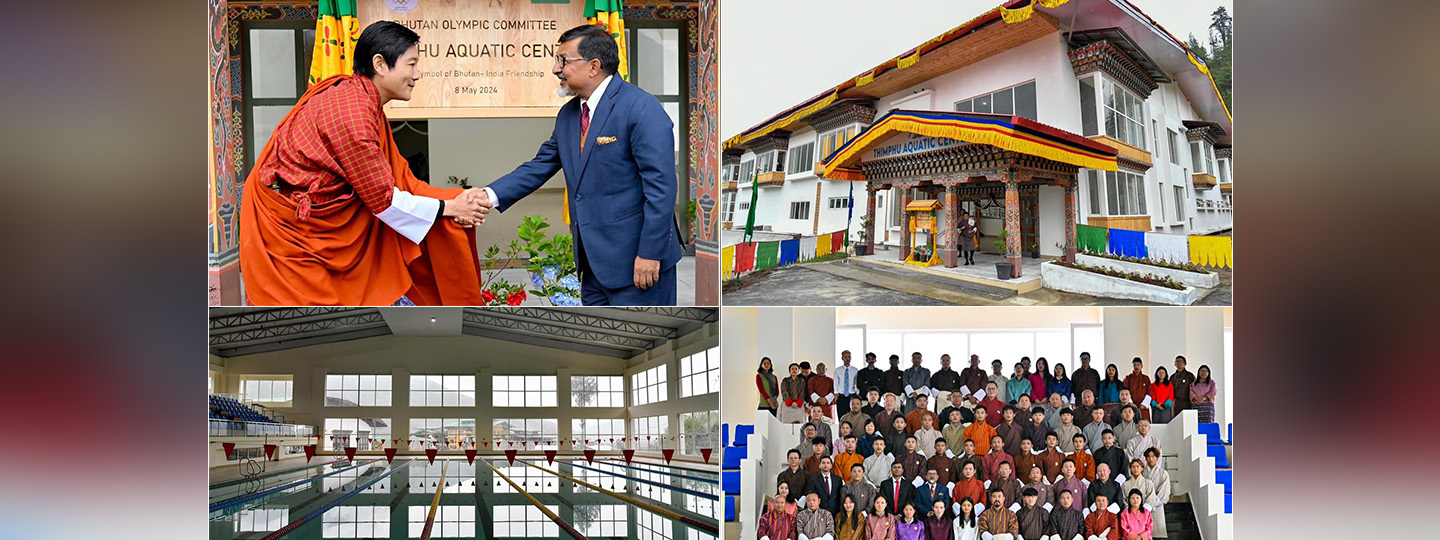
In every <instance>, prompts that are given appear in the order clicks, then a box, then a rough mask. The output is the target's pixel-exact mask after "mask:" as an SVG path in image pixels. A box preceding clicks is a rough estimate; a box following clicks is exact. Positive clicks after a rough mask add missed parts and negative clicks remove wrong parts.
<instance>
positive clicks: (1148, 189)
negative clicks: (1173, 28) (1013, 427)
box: [734, 32, 1233, 256]
mask: <svg viewBox="0 0 1440 540" xmlns="http://www.w3.org/2000/svg"><path fill="white" fill-rule="evenodd" d="M1030 81H1035V97H1036V111H1037V114H1038V115H1039V121H1040V122H1041V123H1044V124H1047V125H1050V126H1053V127H1056V128H1059V129H1063V130H1065V131H1069V132H1071V133H1077V134H1079V133H1081V132H1082V125H1081V115H1080V107H1081V105H1080V88H1079V84H1078V79H1077V78H1076V77H1075V73H1074V70H1073V69H1072V68H1071V65H1070V57H1069V49H1068V47H1067V46H1066V45H1065V43H1064V39H1063V36H1062V34H1061V33H1060V32H1056V33H1053V34H1050V35H1047V36H1044V37H1041V38H1038V39H1035V40H1032V41H1030V42H1028V43H1025V44H1023V45H1020V46H1018V47H1015V48H1013V49H1010V50H1007V51H1004V52H1001V53H999V54H996V55H995V56H992V57H990V58H987V59H985V60H982V61H979V62H976V63H974V64H971V65H969V66H966V67H964V68H962V69H959V70H956V71H952V72H949V73H945V74H943V75H940V76H938V77H935V78H933V79H930V80H927V81H925V82H923V83H920V84H917V85H914V86H911V87H909V88H906V89H904V90H901V91H899V92H895V93H893V94H890V95H887V96H883V97H881V98H879V99H878V100H877V101H876V105H875V108H876V117H877V118H878V117H879V116H883V115H884V114H885V113H887V112H889V111H891V110H894V109H897V108H898V109H921V110H941V111H950V110H953V109H954V104H955V103H956V102H959V101H964V100H967V99H971V98H974V97H976V96H979V95H983V94H987V93H990V92H994V91H996V90H1001V89H1004V88H1008V87H1012V86H1016V85H1019V84H1023V83H1026V82H1030ZM1145 109H1146V115H1147V118H1146V121H1145V129H1146V130H1147V131H1149V132H1150V133H1149V134H1148V135H1149V137H1147V141H1146V145H1147V147H1149V148H1148V150H1149V151H1150V153H1151V155H1152V160H1153V162H1154V166H1153V167H1151V169H1150V170H1149V171H1147V172H1146V173H1145V196H1146V204H1145V209H1146V211H1147V212H1148V213H1149V215H1150V221H1151V224H1152V227H1153V229H1154V230H1156V231H1161V232H1172V233H1200V232H1209V231H1215V230H1219V229H1225V228H1229V227H1230V224H1231V221H1232V217H1233V213H1232V212H1231V211H1229V210H1210V209H1206V210H1197V206H1196V202H1195V201H1196V199H1204V200H1212V201H1217V202H1218V201H1221V200H1222V197H1221V193H1220V189H1219V188H1218V187H1217V188H1214V189H1211V190H1207V191H1201V192H1197V191H1195V189H1194V187H1193V183H1192V181H1191V179H1190V174H1191V172H1193V171H1194V170H1195V168H1194V166H1193V164H1191V163H1190V161H1191V158H1190V149H1189V148H1190V147H1189V142H1188V140H1187V139H1186V138H1185V132H1184V129H1185V127H1184V125H1182V124H1181V122H1182V121H1185V120H1197V119H1199V115H1197V114H1196V113H1195V111H1194V109H1193V108H1192V107H1191V106H1190V101H1189V100H1188V99H1187V98H1186V97H1185V95H1184V93H1183V92H1181V90H1180V88H1179V86H1178V85H1175V84H1161V85H1160V88H1159V89H1157V90H1156V91H1155V92H1153V93H1151V95H1150V97H1149V98H1147V99H1146V100H1145ZM1098 112H1099V113H1100V114H1103V111H1098ZM1101 119H1102V120H1101V121H1102V122H1103V116H1102V117H1101ZM1102 125H1103V124H1102ZM1156 127H1158V128H1159V130H1158V131H1157V130H1156V129H1155V128H1156ZM1168 129H1174V130H1175V131H1176V134H1177V137H1178V139H1179V142H1180V145H1181V146H1180V149H1179V150H1180V156H1179V157H1180V159H1179V161H1180V163H1179V164H1178V165H1174V164H1171V163H1170V158H1169V148H1168V141H1167V135H1166V131H1165V130H1168ZM816 137H817V134H816V133H815V131H814V130H813V129H809V128H807V129H805V130H802V131H799V132H797V133H796V134H794V135H793V136H792V137H791V139H790V146H791V147H792V148H793V147H795V146H799V145H802V144H805V143H807V142H811V141H815V139H816ZM816 152H817V154H816V159H819V158H820V157H821V156H819V155H818V152H819V150H818V145H817V149H816ZM749 159H754V155H753V154H752V153H746V154H745V156H743V157H742V158H741V161H742V162H744V161H745V160H749ZM1087 174H1088V173H1087V170H1086V169H1081V173H1080V179H1081V182H1080V186H1079V189H1078V191H1077V196H1076V205H1077V212H1076V214H1077V219H1078V220H1079V222H1082V223H1083V222H1085V221H1086V219H1087V217H1088V216H1089V215H1090V214H1089V208H1090V197H1091V196H1092V194H1091V193H1089V190H1088V188H1087V186H1086V184H1085V182H1084V179H1085V178H1086V175H1087ZM1232 176H1233V171H1232ZM1217 177H1218V175H1217ZM812 179H813V180H812ZM816 182H820V183H821V184H823V186H822V187H821V197H820V200H819V204H818V208H817V207H815V206H812V208H811V211H812V212H820V227H819V231H818V232H819V233H821V234H823V233H825V232H828V231H834V230H837V229H840V228H841V227H843V226H844V223H845V216H846V210H845V209H843V208H837V209H833V210H832V209H830V208H829V207H828V202H827V201H828V199H829V198H830V197H844V196H847V195H848V188H849V186H848V183H846V182H840V181H828V180H823V179H815V176H814V174H813V173H812V172H804V173H798V174H793V175H789V176H787V181H786V185H785V186H784V187H776V188H765V189H763V190H761V193H760V199H759V206H760V209H759V213H757V215H756V217H755V223H756V225H757V226H759V225H770V226H772V227H773V229H774V230H775V231H777V232H789V233H798V234H803V235H811V234H814V233H815V229H814V226H813V223H811V222H805V221H799V220H790V219H788V218H789V211H790V202H791V201H797V200H809V201H812V205H813V204H814V201H815V183H816ZM1103 183H1104V182H1103V176H1102V179H1101V184H1102V185H1103ZM741 185H742V187H741V190H740V192H739V193H738V194H737V196H738V197H740V198H739V199H737V200H738V201H745V200H748V197H749V192H748V190H747V189H746V188H745V187H744V180H743V179H742V180H741ZM1174 186H1181V187H1182V188H1183V192H1184V194H1185V199H1184V216H1185V219H1184V220H1179V219H1177V216H1178V214H1177V213H1176V212H1175V209H1174V206H1175V201H1174V199H1175V196H1174ZM861 187H862V186H858V185H857V186H856V188H857V189H856V193H855V207H856V209H855V210H856V215H855V219H854V220H853V222H852V227H851V230H852V231H859V230H860V220H861V218H862V217H863V216H864V208H865V193H864V190H863V189H860V188H861ZM1102 189H1103V188H1102ZM884 193H885V197H884V201H883V203H882V204H877V206H876V209H875V213H876V228H875V236H876V238H875V242H876V243H877V244H887V245H899V243H900V224H899V223H892V222H890V219H889V218H890V213H891V209H890V206H891V205H892V204H897V203H898V202H899V201H898V197H896V196H895V195H896V193H897V192H896V191H895V190H890V191H886V192H884ZM1162 205H1163V206H1162ZM1064 208H1065V207H1064V190H1063V189H1062V188H1059V187H1048V188H1042V189H1041V191H1040V216H1039V217H1040V240H1039V242H1040V251H1041V253H1042V254H1044V255H1052V256H1058V255H1061V254H1062V253H1061V249H1059V248H1057V247H1056V246H1055V244H1057V243H1059V244H1063V243H1064V241H1065V237H1064V228H1063V227H1062V226H1061V222H1062V221H1063V220H1064V216H1065V210H1064ZM1162 208H1163V209H1162ZM744 221H745V219H744V217H743V213H742V212H741V211H740V210H739V206H738V205H737V206H736V212H735V219H734V223H735V224H736V225H735V226H736V227H743V226H744ZM979 224H980V229H981V232H982V233H983V234H986V235H994V234H997V233H998V232H999V230H1000V228H1002V226H1003V225H1002V224H1001V223H1000V220H994V219H983V220H980V222H979ZM887 229H888V230H889V233H890V234H889V235H888V240H887V235H886V230H887Z"/></svg>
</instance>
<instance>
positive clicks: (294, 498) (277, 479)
mask: <svg viewBox="0 0 1440 540" xmlns="http://www.w3.org/2000/svg"><path fill="white" fill-rule="evenodd" d="M320 459H322V458H320V457H317V458H316V460H317V462H318V461H319V460H320ZM323 459H332V458H323ZM719 479H720V474H719V467H718V466H715V467H714V468H713V469H707V468H706V466H704V465H699V464H684V465H678V464H677V465H675V466H668V465H664V464H657V463H650V462H641V461H635V462H633V463H626V462H624V461H622V460H619V459H603V458H596V459H595V461H594V462H593V463H591V462H587V461H586V460H584V459H556V460H555V462H554V463H553V464H552V463H548V462H547V461H546V460H545V459H544V458H543V457H541V458H534V457H524V458H517V459H516V460H515V462H514V464H511V463H510V462H508V461H507V460H506V458H505V457H504V456H480V457H477V458H476V459H475V463H474V464H470V463H467V462H466V460H465V459H464V458H453V457H451V458H447V457H439V458H436V459H435V462H434V463H433V464H431V463H429V462H428V460H426V459H425V458H423V457H420V458H409V457H404V458H396V459H395V461H394V463H387V462H386V461H385V460H384V459H383V458H382V459H374V458H361V457H357V458H356V459H355V461H353V462H351V461H346V460H344V459H341V460H339V461H333V462H326V463H317V464H313V465H311V466H307V467H303V468H299V469H293V470H288V471H279V472H269V473H262V474H261V475H259V476H257V477H255V478H253V479H240V480H231V481H227V482H219V483H215V484H212V485H211V487H210V538H211V539H212V540H265V539H271V538H273V539H280V538H284V539H290V540H308V539H316V538H562V539H563V538H576V537H579V538H635V539H643V540H654V539H660V540H672V539H673V540H687V539H688V540H700V539H705V540H713V539H715V538H716V537H717V536H718V530H719V500H718V497H719V492H720V486H719ZM541 507H543V508H544V510H542V509H541Z"/></svg>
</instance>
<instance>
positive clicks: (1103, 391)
mask: <svg viewBox="0 0 1440 540" xmlns="http://www.w3.org/2000/svg"><path fill="white" fill-rule="evenodd" d="M1124 387H1125V383H1123V382H1121V381H1120V368H1117V367H1115V364H1110V365H1108V366H1105V379H1104V380H1101V381H1100V403H1119V402H1120V389H1121V388H1124Z"/></svg>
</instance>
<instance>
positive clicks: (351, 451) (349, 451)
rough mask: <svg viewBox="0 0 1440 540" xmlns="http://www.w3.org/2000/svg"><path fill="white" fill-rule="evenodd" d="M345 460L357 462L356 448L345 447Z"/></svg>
mask: <svg viewBox="0 0 1440 540" xmlns="http://www.w3.org/2000/svg"><path fill="white" fill-rule="evenodd" d="M345 459H348V460H350V461H355V447H354V446H346V447H345Z"/></svg>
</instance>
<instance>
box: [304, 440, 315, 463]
mask: <svg viewBox="0 0 1440 540" xmlns="http://www.w3.org/2000/svg"><path fill="white" fill-rule="evenodd" d="M313 457H315V445H313V444H307V445H305V463H310V458H313Z"/></svg>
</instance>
